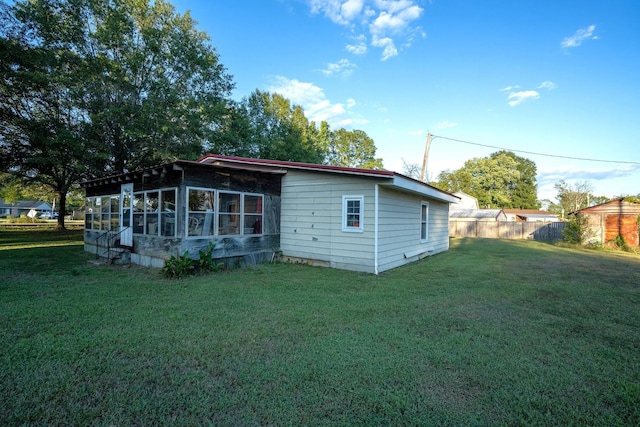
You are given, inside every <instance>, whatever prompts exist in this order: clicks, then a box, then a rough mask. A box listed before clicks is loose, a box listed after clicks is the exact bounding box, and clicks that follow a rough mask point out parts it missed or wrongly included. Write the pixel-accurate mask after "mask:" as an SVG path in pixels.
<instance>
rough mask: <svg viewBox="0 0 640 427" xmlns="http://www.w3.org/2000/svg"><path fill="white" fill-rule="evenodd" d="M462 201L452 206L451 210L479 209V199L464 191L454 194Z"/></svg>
mask: <svg viewBox="0 0 640 427" xmlns="http://www.w3.org/2000/svg"><path fill="white" fill-rule="evenodd" d="M453 195H454V196H456V197H458V198H459V199H460V201H459V202H458V203H454V204H452V205H451V209H479V206H478V199H477V198H475V197H473V196H472V195H470V194H467V193H465V192H464V191H456V192H455V193H453Z"/></svg>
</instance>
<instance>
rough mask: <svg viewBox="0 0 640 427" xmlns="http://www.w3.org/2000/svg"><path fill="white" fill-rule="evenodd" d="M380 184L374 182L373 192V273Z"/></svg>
mask: <svg viewBox="0 0 640 427" xmlns="http://www.w3.org/2000/svg"><path fill="white" fill-rule="evenodd" d="M379 186H380V184H376V186H375V192H374V202H373V203H374V206H373V209H374V220H373V221H374V223H373V274H375V275H378V273H379V272H378V219H379V218H378V192H379Z"/></svg>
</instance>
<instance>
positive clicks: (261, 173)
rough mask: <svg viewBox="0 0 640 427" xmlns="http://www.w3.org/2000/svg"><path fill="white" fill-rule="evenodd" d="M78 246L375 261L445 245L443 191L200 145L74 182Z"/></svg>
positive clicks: (233, 257) (381, 174) (238, 257)
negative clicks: (198, 151) (79, 195)
mask: <svg viewBox="0 0 640 427" xmlns="http://www.w3.org/2000/svg"><path fill="white" fill-rule="evenodd" d="M83 187H84V188H85V191H86V196H87V201H86V206H87V209H86V212H85V237H84V240H85V250H87V251H91V252H95V253H97V254H104V250H105V247H106V248H107V254H106V256H107V257H109V254H108V250H109V248H110V247H111V246H112V245H116V243H117V246H121V247H127V248H128V249H129V251H130V257H131V262H133V263H136V264H141V265H147V266H156V267H159V266H162V265H163V264H164V260H165V259H167V258H168V257H170V256H172V255H181V254H183V253H185V252H187V253H188V254H190V255H191V256H194V257H196V256H197V254H198V250H200V249H203V248H205V247H206V246H207V245H208V244H209V242H213V243H215V245H216V246H215V250H214V257H215V258H217V259H224V260H226V261H227V262H232V263H233V262H239V263H255V262H260V261H270V260H273V259H274V258H275V257H278V258H279V259H281V260H284V261H289V262H304V263H306V264H310V265H322V266H329V267H334V268H340V269H346V270H354V271H362V272H369V273H375V274H377V273H380V272H383V271H386V270H388V269H391V268H394V267H398V266H400V265H403V264H406V263H408V262H411V261H415V260H418V259H421V258H423V257H425V256H427V255H431V254H435V253H438V252H442V251H446V250H447V249H448V248H449V239H448V226H449V216H448V215H449V204H450V203H454V202H456V201H457V200H458V198H457V197H455V196H453V195H452V194H450V193H447V192H444V191H441V190H439V189H437V188H435V187H432V186H430V185H428V184H425V183H422V182H419V181H416V180H414V179H412V178H409V177H406V176H404V175H401V174H398V173H395V172H391V171H384V170H370V169H356V168H342V167H334V166H327V165H314V164H307V163H297V162H284V161H274V160H263V159H249V158H242V157H230V156H221V155H213V154H209V155H207V156H204V157H203V158H201V159H199V160H198V161H196V162H191V161H181V160H180V161H175V162H171V163H167V164H163V165H158V166H155V167H151V168H146V169H142V170H139V171H133V172H129V173H123V174H119V175H114V176H109V177H105V178H100V179H95V180H91V181H87V182H84V183H83Z"/></svg>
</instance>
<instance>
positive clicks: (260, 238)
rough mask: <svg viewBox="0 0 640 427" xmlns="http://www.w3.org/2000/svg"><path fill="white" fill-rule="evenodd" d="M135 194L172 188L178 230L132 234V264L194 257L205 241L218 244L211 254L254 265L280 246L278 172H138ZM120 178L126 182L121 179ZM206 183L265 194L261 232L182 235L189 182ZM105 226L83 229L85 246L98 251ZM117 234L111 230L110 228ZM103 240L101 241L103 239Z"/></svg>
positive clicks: (93, 191)
mask: <svg viewBox="0 0 640 427" xmlns="http://www.w3.org/2000/svg"><path fill="white" fill-rule="evenodd" d="M130 182H133V184H134V193H135V192H139V191H148V190H157V189H160V188H176V189H177V194H176V222H175V226H176V235H175V237H165V236H156V235H144V234H133V250H132V253H131V261H132V262H133V263H135V264H139V265H144V266H149V267H162V266H163V265H164V260H165V259H167V258H169V257H170V256H175V255H182V254H183V253H184V252H185V251H189V254H190V255H191V256H192V257H197V256H198V252H199V251H200V250H202V249H205V248H206V247H207V245H208V244H209V242H213V243H214V244H215V245H216V247H215V250H214V252H213V257H214V258H216V259H220V260H225V262H228V263H230V264H238V263H239V264H243V263H247V264H255V263H257V262H262V261H270V260H272V259H273V257H274V255H275V253H276V252H277V251H278V250H279V246H280V175H275V174H269V173H258V172H249V171H238V170H233V171H230V170H220V169H219V168H213V167H211V166H192V167H190V168H186V169H184V170H171V171H169V172H167V173H166V175H164V176H161V175H151V176H148V175H147V176H144V177H139V178H137V179H135V180H133V181H130ZM123 183H124V182H123ZM121 184H122V183H120V182H114V183H109V184H106V185H102V186H100V187H89V188H87V189H86V193H87V196H88V197H91V196H100V195H109V194H119V193H120V186H121ZM189 186H193V187H204V188H212V189H216V190H222V191H233V192H242V193H255V194H262V195H263V224H262V234H261V235H225V236H222V235H217V236H203V237H188V238H186V237H185V236H186V234H187V233H186V230H187V207H186V205H185V203H186V195H187V187H189ZM104 233H105V231H101V230H100V231H94V230H86V229H85V232H84V241H85V251H88V252H92V253H96V250H97V248H96V239H97V238H98V236H100V235H102V234H104ZM109 233H111V234H115V233H114V232H109ZM101 241H105V239H102V240H101Z"/></svg>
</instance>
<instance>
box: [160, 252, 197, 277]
mask: <svg viewBox="0 0 640 427" xmlns="http://www.w3.org/2000/svg"><path fill="white" fill-rule="evenodd" d="M193 270H194V265H193V260H192V259H191V258H189V251H185V253H184V254H182V255H180V256H173V255H172V256H171V257H170V258H169V259H167V260H165V262H164V267H162V270H161V273H162V275H163V276H164V277H166V278H167V279H182V278H183V277H185V276H188V275H192V274H193Z"/></svg>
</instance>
